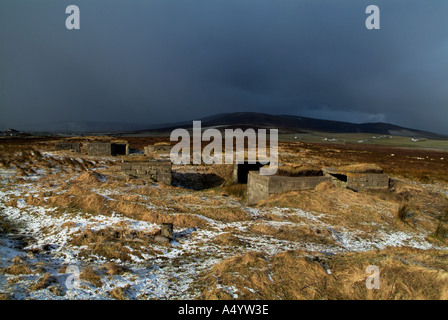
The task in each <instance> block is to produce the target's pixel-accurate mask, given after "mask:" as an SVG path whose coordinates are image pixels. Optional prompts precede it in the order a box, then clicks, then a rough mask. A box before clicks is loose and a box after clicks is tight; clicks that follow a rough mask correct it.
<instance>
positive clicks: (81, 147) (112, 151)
mask: <svg viewBox="0 0 448 320" xmlns="http://www.w3.org/2000/svg"><path fill="white" fill-rule="evenodd" d="M55 150H66V151H73V152H77V153H83V154H88V155H90V156H116V155H128V154H129V144H128V143H127V141H117V142H83V143H80V142H57V143H56V144H55Z"/></svg>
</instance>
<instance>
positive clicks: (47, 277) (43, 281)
mask: <svg viewBox="0 0 448 320" xmlns="http://www.w3.org/2000/svg"><path fill="white" fill-rule="evenodd" d="M55 282H56V278H55V277H53V276H52V275H51V274H49V273H45V274H44V275H43V276H42V277H41V278H40V279H39V280H38V281H37V282H36V283H34V284H33V285H32V286H31V287H30V290H31V291H37V290H42V289H45V288H47V287H49V286H50V285H51V284H53V283H55Z"/></svg>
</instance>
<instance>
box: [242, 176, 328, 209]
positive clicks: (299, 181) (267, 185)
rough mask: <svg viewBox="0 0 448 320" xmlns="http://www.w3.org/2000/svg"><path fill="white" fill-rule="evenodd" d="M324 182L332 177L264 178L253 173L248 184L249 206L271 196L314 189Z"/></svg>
mask: <svg viewBox="0 0 448 320" xmlns="http://www.w3.org/2000/svg"><path fill="white" fill-rule="evenodd" d="M324 181H330V177H325V176H313V177H284V176H262V175H260V174H259V173H258V172H255V171H251V172H249V177H248V182H247V204H248V205H254V204H256V203H257V202H258V201H260V200H262V199H266V198H268V197H269V196H270V195H271V194H276V193H282V192H286V191H299V190H307V189H314V188H316V187H317V185H319V184H320V183H322V182H324Z"/></svg>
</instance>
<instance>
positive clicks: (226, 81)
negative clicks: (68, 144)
mask: <svg viewBox="0 0 448 320" xmlns="http://www.w3.org/2000/svg"><path fill="white" fill-rule="evenodd" d="M70 4H75V5H77V6H79V8H80V11H81V29H80V30H67V29H66V28H65V19H66V17H67V14H65V8H66V6H68V5H70ZM370 4H375V5H378V6H379V7H380V10H381V29H380V30H367V29H366V27H365V19H366V18H367V16H368V15H367V14H366V13H365V9H366V7H367V6H368V5H370ZM237 111H255V112H266V113H273V114H294V115H303V116H311V117H318V118H325V119H334V120H343V121H352V122H376V121H384V122H391V123H395V124H399V125H403V126H408V127H414V128H418V129H424V130H429V131H433V132H439V133H445V134H448V1H446V0H440V1H437V0H430V1H423V0H420V1H412V0H406V1H399V0H387V1H373V0H369V1H363V0H352V1H342V0H337V1H336V0H335V1H330V0H327V1H319V0H306V1H302V0H152V1H151V0H145V1H144V0H127V1H125V0H121V1H113V0H95V1H92V0H88V1H87V0H70V1H65V0H42V1H31V0H30V1H26V0H2V1H0V126H1V127H3V128H4V127H18V128H20V127H23V126H24V124H27V123H47V122H58V121H67V120H76V121H114V122H139V123H142V122H143V123H159V122H172V121H180V120H188V119H193V118H199V117H202V116H206V115H211V114H215V113H222V112H237Z"/></svg>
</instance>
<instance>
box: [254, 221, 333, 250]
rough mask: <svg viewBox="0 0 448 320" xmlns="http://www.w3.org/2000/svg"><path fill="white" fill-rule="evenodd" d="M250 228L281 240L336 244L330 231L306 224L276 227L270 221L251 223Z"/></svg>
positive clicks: (259, 233) (260, 233)
mask: <svg viewBox="0 0 448 320" xmlns="http://www.w3.org/2000/svg"><path fill="white" fill-rule="evenodd" d="M248 230H249V231H250V232H252V233H255V234H257V235H264V236H270V237H274V238H276V239H280V240H288V241H297V242H307V243H311V242H314V243H319V244H326V245H335V244H336V243H335V242H334V240H333V239H332V233H331V232H330V231H328V230H324V229H319V228H314V227H309V226H306V225H303V226H297V225H282V226H280V227H276V226H273V225H270V224H269V223H257V224H253V225H251V226H250V227H249V228H248Z"/></svg>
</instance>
